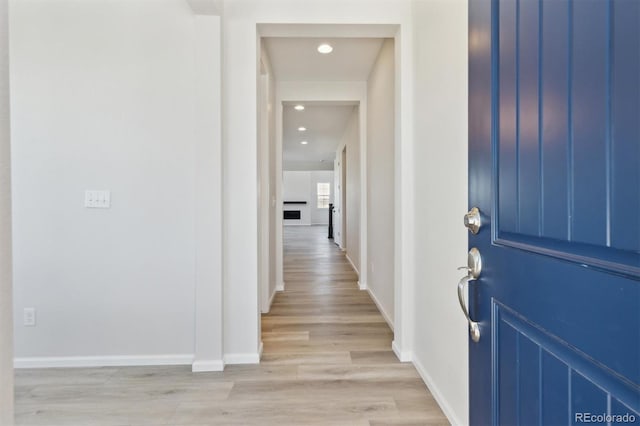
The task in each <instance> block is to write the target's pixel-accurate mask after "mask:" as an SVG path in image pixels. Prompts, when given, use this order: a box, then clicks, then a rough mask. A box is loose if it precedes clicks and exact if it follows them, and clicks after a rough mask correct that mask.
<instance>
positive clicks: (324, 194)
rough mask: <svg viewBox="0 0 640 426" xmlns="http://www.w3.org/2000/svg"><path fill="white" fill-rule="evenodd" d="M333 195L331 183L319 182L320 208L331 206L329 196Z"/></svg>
mask: <svg viewBox="0 0 640 426" xmlns="http://www.w3.org/2000/svg"><path fill="white" fill-rule="evenodd" d="M330 195H331V184H329V183H318V208H319V209H328V208H329V196H330Z"/></svg>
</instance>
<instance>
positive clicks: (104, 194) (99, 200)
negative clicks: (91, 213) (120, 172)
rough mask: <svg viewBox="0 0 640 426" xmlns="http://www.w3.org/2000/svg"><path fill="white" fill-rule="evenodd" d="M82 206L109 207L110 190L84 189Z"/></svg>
mask: <svg viewBox="0 0 640 426" xmlns="http://www.w3.org/2000/svg"><path fill="white" fill-rule="evenodd" d="M84 206H85V207H86V208H89V209H108V208H109V207H111V191H95V190H86V191H84Z"/></svg>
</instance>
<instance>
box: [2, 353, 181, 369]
mask: <svg viewBox="0 0 640 426" xmlns="http://www.w3.org/2000/svg"><path fill="white" fill-rule="evenodd" d="M192 363H193V355H192V354H178V355H122V356H67V357H28V358H15V359H14V360H13V365H14V367H15V368H55V367H127V366H142V365H191V364H192Z"/></svg>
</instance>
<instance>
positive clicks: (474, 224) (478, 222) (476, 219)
mask: <svg viewBox="0 0 640 426" xmlns="http://www.w3.org/2000/svg"><path fill="white" fill-rule="evenodd" d="M464 226H466V227H467V229H468V230H469V231H471V233H472V234H477V233H478V232H479V231H480V227H481V226H482V219H480V210H479V209H478V208H477V207H474V208H472V209H471V210H469V212H468V213H467V214H465V215H464Z"/></svg>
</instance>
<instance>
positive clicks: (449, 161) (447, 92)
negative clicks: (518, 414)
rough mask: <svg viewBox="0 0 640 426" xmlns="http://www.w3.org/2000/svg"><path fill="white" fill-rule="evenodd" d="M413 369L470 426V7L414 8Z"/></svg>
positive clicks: (460, 2)
mask: <svg viewBox="0 0 640 426" xmlns="http://www.w3.org/2000/svg"><path fill="white" fill-rule="evenodd" d="M413 16H414V19H415V23H414V30H415V33H414V35H415V40H414V47H415V51H414V55H415V59H414V61H415V62H414V63H415V72H414V75H415V82H414V89H415V97H414V101H415V112H414V116H415V133H414V135H415V138H416V141H419V142H418V143H416V144H415V148H414V149H415V151H414V152H415V167H414V170H415V185H416V187H415V191H416V196H415V218H416V220H415V236H416V237H415V258H416V262H415V277H416V286H415V298H414V303H415V308H414V312H415V324H416V330H415V338H414V350H413V361H414V363H415V364H416V366H417V367H418V370H419V371H420V372H421V373H422V375H423V377H425V379H426V381H427V383H428V385H429V387H430V389H431V391H432V393H433V394H434V396H435V397H436V398H437V399H438V401H439V402H440V404H441V406H442V408H443V410H444V411H445V414H447V416H448V418H449V420H450V421H451V422H452V423H453V424H455V425H463V424H468V385H467V380H468V379H467V374H468V368H467V366H468V360H467V357H468V344H467V329H468V327H467V325H466V323H465V320H464V317H463V315H462V313H461V312H460V307H459V306H458V301H457V298H456V296H455V286H456V284H457V282H458V280H459V279H460V277H461V276H462V274H461V272H460V271H457V270H456V267H458V266H460V265H464V264H465V262H466V259H467V255H466V252H467V231H466V229H465V228H464V226H463V225H462V216H463V215H464V213H466V211H467V96H468V95H467V28H468V27H467V2H466V0H437V1H434V0H429V1H426V0H424V1H420V0H419V1H416V2H415V3H414V14H413Z"/></svg>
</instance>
